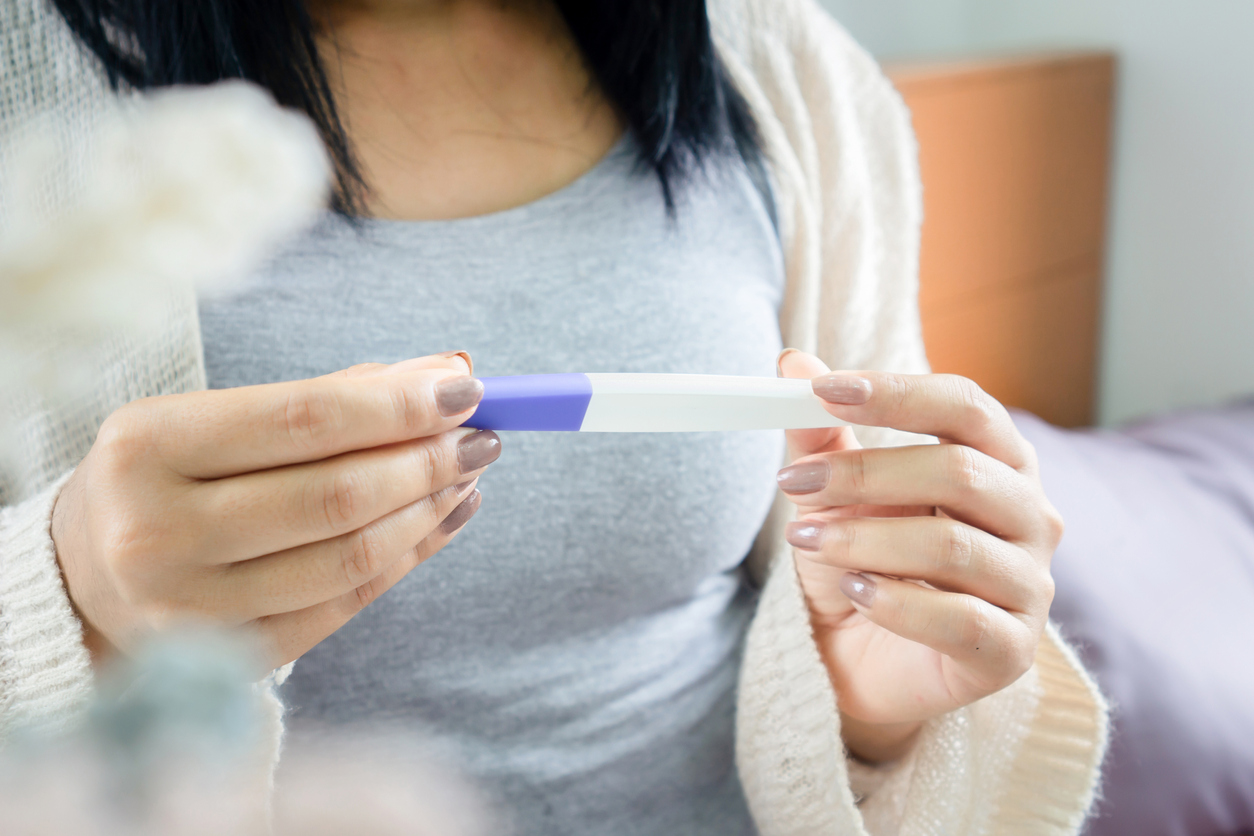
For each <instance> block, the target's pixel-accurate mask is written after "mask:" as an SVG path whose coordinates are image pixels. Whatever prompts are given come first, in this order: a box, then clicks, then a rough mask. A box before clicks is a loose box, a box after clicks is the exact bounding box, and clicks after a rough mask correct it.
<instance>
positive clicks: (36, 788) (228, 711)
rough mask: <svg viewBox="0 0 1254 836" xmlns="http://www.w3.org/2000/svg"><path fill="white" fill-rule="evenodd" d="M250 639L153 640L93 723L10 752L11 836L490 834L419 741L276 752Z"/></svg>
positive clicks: (3, 825)
mask: <svg viewBox="0 0 1254 836" xmlns="http://www.w3.org/2000/svg"><path fill="white" fill-rule="evenodd" d="M255 660H256V657H255V655H254V653H253V648H252V646H251V645H250V644H249V643H248V642H247V641H246V640H245V639H244V637H242V636H240V635H238V634H236V635H230V636H228V635H226V634H223V633H220V632H215V631H211V630H205V629H190V630H184V631H181V632H177V633H174V634H171V635H167V636H164V637H160V638H157V639H154V640H152V641H151V642H150V643H149V644H148V645H147V646H145V647H144V648H142V649H141V651H140V652H139V654H138V655H137V656H136V657H135V658H134V659H133V660H130V661H127V662H124V663H122V664H121V665H120V666H119V667H117V668H115V669H114V670H113V671H112V674H111V675H108V676H105V677H104V678H102V680H101V687H100V689H99V691H98V693H97V695H96V697H95V699H94V702H93V705H92V707H91V711H90V713H89V714H88V717H87V721H86V722H85V724H84V725H83V726H82V728H80V729H79V730H78V731H76V732H75V733H74V734H72V735H70V736H68V737H64V738H60V739H47V738H34V737H32V738H28V739H24V740H22V739H19V740H18V741H16V743H11V744H10V745H9V746H7V748H6V749H5V750H4V751H3V752H2V753H0V833H3V834H4V836H221V834H232V836H487V834H489V833H493V834H499V833H502V832H503V831H502V827H501V824H502V823H501V822H500V821H498V820H497V819H496V818H495V816H494V815H493V812H492V811H491V810H490V809H489V806H488V805H487V803H486V801H485V799H484V797H483V796H482V795H481V794H480V793H479V792H478V791H476V790H475V789H474V788H473V787H472V786H471V785H470V784H468V783H467V782H466V781H464V780H463V779H462V778H460V777H459V776H458V775H457V773H456V771H455V770H454V769H452V768H450V766H449V765H448V764H447V763H445V762H442V761H441V759H439V758H438V756H437V755H436V754H435V752H434V750H433V748H432V747H431V745H430V744H429V742H428V741H427V740H425V739H424V738H423V737H422V736H421V735H419V734H417V733H415V732H414V731H413V730H406V729H402V728H393V729H387V730H380V729H375V730H372V731H371V730H364V729H347V728H342V729H337V730H334V731H330V730H323V731H321V732H319V733H317V734H315V735H311V734H305V735H303V736H302V737H301V739H300V740H299V741H298V742H297V743H296V744H295V745H290V746H287V747H285V748H286V751H285V753H284V755H283V761H282V763H281V765H280V769H279V775H278V782H277V787H276V788H275V789H274V792H273V794H272V795H271V793H270V786H269V781H268V780H267V777H266V775H265V772H264V769H260V768H259V766H261V765H262V764H263V763H264V758H263V757H261V756H262V753H263V752H265V751H267V748H268V745H269V743H270V742H269V741H268V740H267V738H266V735H267V732H266V731H265V729H264V722H263V719H262V714H261V713H260V709H261V706H260V704H259V702H258V701H257V699H256V696H257V687H258V686H256V685H254V684H253V682H252V676H251V675H250V674H251V673H252V672H255V670H256V661H255Z"/></svg>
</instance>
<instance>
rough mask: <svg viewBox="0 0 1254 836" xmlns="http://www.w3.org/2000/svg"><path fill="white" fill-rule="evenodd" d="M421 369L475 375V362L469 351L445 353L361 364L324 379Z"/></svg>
mask: <svg viewBox="0 0 1254 836" xmlns="http://www.w3.org/2000/svg"><path fill="white" fill-rule="evenodd" d="M419 369H449V370H450V371H455V372H460V373H461V374H474V373H475V361H474V360H472V359H471V357H470V352H467V351H445V352H442V353H440V354H431V355H428V356H426V357H413V358H411V359H409V360H402V361H400V362H399V363H391V364H388V363H359V364H358V365H356V366H350V367H349V368H347V369H341V370H340V371H338V372H331V373H330V374H328V375H323V377H373V376H375V375H380V374H395V373H399V372H411V371H418V370H419Z"/></svg>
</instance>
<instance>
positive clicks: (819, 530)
mask: <svg viewBox="0 0 1254 836" xmlns="http://www.w3.org/2000/svg"><path fill="white" fill-rule="evenodd" d="M826 527H827V526H826V525H824V524H823V523H821V522H813V521H810V520H801V521H799V522H790V523H789V524H788V525H787V526H786V527H785V528H784V537H785V538H786V539H787V540H788V542H789V543H791V544H792V545H794V546H796V547H797V548H799V549H805V550H806V551H811V552H816V551H818V550H819V548H820V547H821V546H822V545H823V529H825V528H826Z"/></svg>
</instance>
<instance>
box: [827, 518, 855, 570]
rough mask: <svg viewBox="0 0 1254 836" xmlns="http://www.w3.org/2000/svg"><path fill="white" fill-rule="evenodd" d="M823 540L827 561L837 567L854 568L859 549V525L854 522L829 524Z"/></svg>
mask: <svg viewBox="0 0 1254 836" xmlns="http://www.w3.org/2000/svg"><path fill="white" fill-rule="evenodd" d="M827 527H828V534H827V535H826V536H825V537H824V538H823V546H824V549H825V551H827V559H828V560H829V561H830V562H832V563H834V564H836V565H837V566H852V565H854V563H855V562H856V559H855V554H856V553H857V549H858V537H859V531H858V523H857V522H856V521H853V520H849V521H840V522H831V523H828V526H827Z"/></svg>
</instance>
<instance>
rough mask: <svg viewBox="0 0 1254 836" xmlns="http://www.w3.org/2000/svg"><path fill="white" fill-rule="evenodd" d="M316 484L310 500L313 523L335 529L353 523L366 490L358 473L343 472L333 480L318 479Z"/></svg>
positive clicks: (311, 520)
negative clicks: (362, 493)
mask: <svg viewBox="0 0 1254 836" xmlns="http://www.w3.org/2000/svg"><path fill="white" fill-rule="evenodd" d="M313 485H314V487H313V488H312V489H311V490H310V491H309V499H308V500H307V502H306V505H307V507H308V517H309V519H310V522H311V523H313V524H315V525H319V526H323V527H325V528H327V529H329V530H332V531H339V530H342V529H343V528H344V527H346V526H349V525H351V524H352V523H353V521H354V520H355V519H356V509H357V507H358V506H359V505H360V504H361V497H360V496H359V494H360V492H361V491H362V490H364V488H363V486H362V484H361V480H360V479H359V478H358V477H357V475H356V474H355V473H353V472H352V471H349V470H346V471H341V472H339V473H336V474H335V475H333V476H332V477H331V478H329V479H315V480H314V482H313Z"/></svg>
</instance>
